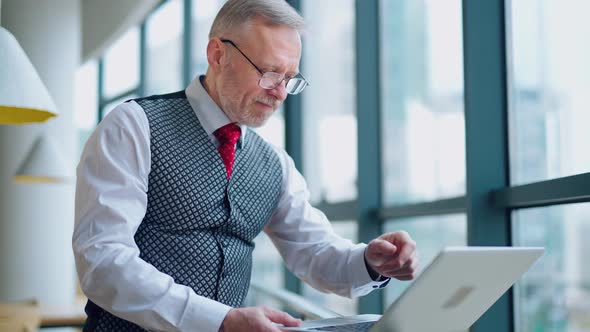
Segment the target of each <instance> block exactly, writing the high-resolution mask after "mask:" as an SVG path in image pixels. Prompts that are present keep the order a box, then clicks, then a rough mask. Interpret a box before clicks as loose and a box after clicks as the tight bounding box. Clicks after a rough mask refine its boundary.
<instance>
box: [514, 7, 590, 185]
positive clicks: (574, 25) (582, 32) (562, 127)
mask: <svg viewBox="0 0 590 332" xmlns="http://www.w3.org/2000/svg"><path fill="white" fill-rule="evenodd" d="M509 8H510V9H511V11H512V12H511V16H512V18H511V19H510V24H511V27H509V29H508V33H509V38H511V39H512V49H511V53H512V54H511V56H509V58H512V60H513V63H512V77H511V82H510V83H511V84H509V86H510V87H511V88H512V89H511V91H510V96H511V101H510V121H511V129H512V132H511V134H512V135H511V138H513V140H512V142H511V156H512V157H513V158H512V159H511V165H512V174H511V175H512V176H511V178H512V181H513V183H514V184H524V183H530V182H534V181H539V180H545V179H550V178H556V177H562V176H567V175H572V174H576V173H583V172H588V171H590V154H588V153H587V142H588V141H590V130H588V128H587V127H588V126H587V124H588V123H590V112H588V107H589V106H590V99H588V91H590V62H589V61H588V59H590V43H588V42H583V40H586V38H585V37H583V36H588V35H590V21H589V20H588V18H587V13H588V12H589V11H590V2H589V1H583V0H569V1H565V2H562V1H548V0H518V1H510V5H509Z"/></svg>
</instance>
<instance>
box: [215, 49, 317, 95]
mask: <svg viewBox="0 0 590 332" xmlns="http://www.w3.org/2000/svg"><path fill="white" fill-rule="evenodd" d="M220 40H221V42H222V43H228V44H230V45H231V46H233V47H234V48H235V49H236V50H238V52H240V54H242V55H243V56H244V58H246V60H248V62H250V64H251V65H252V66H254V68H256V70H257V71H258V72H259V73H260V76H261V77H260V80H259V81H258V85H259V86H260V87H261V88H263V89H266V90H272V89H274V88H276V87H277V86H279V84H281V83H282V82H283V81H285V89H286V88H287V85H288V84H289V81H290V80H292V79H299V80H302V81H303V84H305V85H304V86H303V88H301V90H299V92H297V93H291V92H289V91H288V89H286V90H287V93H288V94H290V95H297V94H300V93H301V92H302V91H303V90H305V88H306V87H307V86H308V85H311V84H309V81H308V80H307V79H306V78H305V77H303V75H302V74H301V73H299V74H297V75H295V76H293V77H286V76H284V75H280V74H279V73H276V72H274V71H262V70H261V69H260V68H259V67H258V66H257V65H256V64H255V63H254V62H252V60H250V58H249V57H248V56H247V55H246V54H245V53H244V52H242V50H241V49H240V48H239V47H238V45H236V43H234V42H233V41H231V40H229V39H225V38H220ZM266 73H273V74H276V75H279V76H282V78H281V80H279V81H278V82H277V83H276V84H275V85H274V86H272V87H266V86H264V85H263V84H262V80H263V79H264V78H267V79H271V80H272V78H269V77H268V76H267V77H265V74H266ZM273 81H274V80H273Z"/></svg>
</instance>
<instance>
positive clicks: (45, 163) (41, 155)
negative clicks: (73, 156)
mask: <svg viewBox="0 0 590 332" xmlns="http://www.w3.org/2000/svg"><path fill="white" fill-rule="evenodd" d="M70 176H71V174H70V173H69V168H68V167H67V165H66V164H65V162H64V158H63V157H62V154H61V151H60V149H59V147H58V145H57V142H56V141H55V140H54V139H53V138H52V137H51V136H48V135H42V136H40V137H38V138H37V140H35V143H34V144H33V148H32V149H31V151H30V152H29V154H28V155H27V157H26V158H25V160H24V161H23V163H22V164H21V165H20V167H19V168H18V170H17V172H16V175H15V176H14V180H15V181H16V182H36V183H40V182H41V183H58V182H67V181H68V179H69V178H70Z"/></svg>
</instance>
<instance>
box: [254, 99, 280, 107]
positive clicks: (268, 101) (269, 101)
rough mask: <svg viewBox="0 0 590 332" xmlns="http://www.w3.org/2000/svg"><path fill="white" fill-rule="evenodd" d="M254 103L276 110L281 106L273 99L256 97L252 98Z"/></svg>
mask: <svg viewBox="0 0 590 332" xmlns="http://www.w3.org/2000/svg"><path fill="white" fill-rule="evenodd" d="M254 102H259V103H263V104H265V105H268V106H270V107H273V108H278V107H279V106H280V105H281V103H280V102H279V101H278V100H277V99H276V98H273V97H256V98H254Z"/></svg>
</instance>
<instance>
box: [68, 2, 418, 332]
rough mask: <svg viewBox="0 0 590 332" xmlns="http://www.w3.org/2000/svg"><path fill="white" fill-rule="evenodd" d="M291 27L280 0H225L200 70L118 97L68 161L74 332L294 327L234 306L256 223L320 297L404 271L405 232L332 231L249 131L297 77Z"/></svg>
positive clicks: (279, 153)
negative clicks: (78, 154)
mask: <svg viewBox="0 0 590 332" xmlns="http://www.w3.org/2000/svg"><path fill="white" fill-rule="evenodd" d="M302 25H303V19H302V18H301V17H300V16H299V14H298V13H297V12H296V11H295V10H293V8H291V7H290V6H289V5H288V4H287V3H286V2H285V1H284V0H229V1H228V2H227V3H226V4H225V5H224V7H223V8H222V9H221V11H220V12H219V14H218V15H217V18H216V19H215V22H214V23H213V27H212V29H211V32H210V40H209V44H208V46H207V59H208V63H209V68H208V70H207V73H206V75H205V76H202V77H198V78H196V79H195V80H194V81H193V82H192V83H191V84H190V85H189V86H188V87H187V88H186V90H184V91H180V92H176V93H172V94H167V95H158V96H151V97H147V98H140V99H136V100H132V101H128V102H126V103H123V104H121V105H119V106H117V107H116V108H115V109H114V110H113V111H112V112H111V113H110V114H109V116H107V117H106V118H105V119H104V120H103V121H102V122H101V124H100V125H99V126H98V128H97V129H96V131H95V132H94V134H93V135H92V137H91V138H90V139H89V141H88V143H87V144H86V147H85V150H84V153H83V156H82V158H81V161H80V165H79V166H78V182H77V190H76V226H75V231H74V235H73V248H74V253H75V257H76V266H77V270H78V274H79V278H80V283H81V286H82V289H83V290H84V293H85V294H86V295H87V296H88V299H89V301H88V304H87V307H86V312H87V313H88V320H87V322H86V326H85V328H84V330H85V331H143V330H144V329H147V330H152V331H220V330H221V331H232V332H233V331H278V328H277V327H276V326H277V325H276V324H284V325H286V326H297V325H298V324H299V323H300V321H299V320H297V319H294V318H293V317H291V316H289V315H288V314H286V313H284V312H281V311H277V310H274V309H270V308H266V307H251V308H242V307H241V305H242V302H243V300H244V297H245V296H246V293H247V291H248V287H249V282H250V274H251V265H252V250H253V248H254V245H253V239H254V238H255V237H256V236H257V235H258V234H259V233H260V232H261V231H264V232H266V234H268V236H269V237H270V238H271V239H272V240H273V243H274V244H275V246H276V247H277V249H278V250H279V251H280V253H281V255H282V257H283V258H284V260H285V262H286V265H287V266H288V268H289V269H290V270H291V271H293V273H295V274H296V275H297V276H298V277H299V278H302V279H303V280H305V281H306V282H307V283H309V284H310V285H311V286H313V287H315V288H317V289H320V290H323V291H327V292H333V293H336V294H339V295H342V296H347V297H357V296H362V295H365V294H367V293H369V292H370V291H372V290H373V289H375V288H380V287H383V286H384V285H385V284H387V282H388V281H389V278H391V277H394V278H397V279H400V280H409V279H412V278H414V276H415V273H416V271H417V264H418V263H417V259H416V252H415V243H414V241H413V240H412V239H411V238H410V237H409V236H408V234H407V233H405V232H394V233H388V234H384V235H382V236H381V237H379V238H377V239H375V240H373V241H371V242H370V243H369V244H368V245H365V244H356V245H355V244H353V243H351V242H350V241H348V240H345V239H342V238H340V237H338V236H337V235H335V234H334V232H333V230H332V229H331V227H330V223H329V222H328V220H326V218H325V216H324V215H323V214H322V213H321V212H320V211H318V210H316V209H314V208H313V207H312V206H310V204H309V202H308V191H307V188H306V184H305V181H304V180H303V178H302V176H301V174H300V173H299V172H298V171H297V170H296V169H295V167H294V164H293V161H292V160H291V158H290V157H289V156H288V155H287V153H286V152H285V151H283V150H281V149H279V148H276V147H274V146H272V145H270V144H269V143H267V142H266V141H264V140H263V139H262V138H260V137H259V136H258V135H257V134H256V133H255V132H254V131H252V130H250V129H249V128H250V127H259V126H261V125H263V124H264V123H265V121H266V120H267V119H268V118H269V117H270V116H271V115H272V114H273V112H275V111H276V109H277V108H278V107H279V105H280V104H281V103H282V102H283V101H284V100H285V98H286V97H287V94H297V93H300V92H301V91H302V90H303V89H304V88H305V86H306V85H307V81H306V80H305V78H304V77H303V76H302V75H301V74H299V73H298V66H299V60H300V58H301V39H300V35H299V30H300V29H301V28H302ZM163 65H165V64H163ZM275 323H276V324H275Z"/></svg>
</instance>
